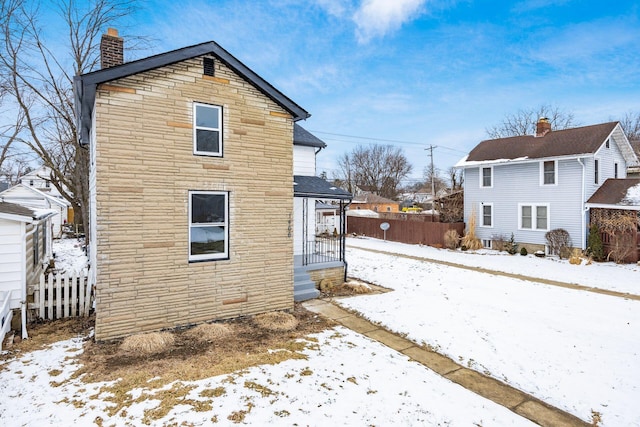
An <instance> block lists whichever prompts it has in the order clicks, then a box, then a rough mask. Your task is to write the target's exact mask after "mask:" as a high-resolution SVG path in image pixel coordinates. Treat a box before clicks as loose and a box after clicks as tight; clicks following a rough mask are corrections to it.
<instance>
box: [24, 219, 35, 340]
mask: <svg viewBox="0 0 640 427" xmlns="http://www.w3.org/2000/svg"><path fill="white" fill-rule="evenodd" d="M32 224H33V223H32ZM23 225H24V227H25V228H26V223H23ZM36 227H37V224H36V226H35V227H33V229H32V230H31V231H30V232H28V233H25V234H24V240H23V241H22V285H23V286H21V287H22V289H21V290H22V300H21V301H20V315H21V320H22V339H23V340H26V339H28V338H29V334H28V333H27V239H28V238H29V236H31V235H32V234H33V233H35V232H36Z"/></svg>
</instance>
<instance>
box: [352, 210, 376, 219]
mask: <svg viewBox="0 0 640 427" xmlns="http://www.w3.org/2000/svg"><path fill="white" fill-rule="evenodd" d="M347 216H359V217H365V218H380V215H379V214H378V212H375V211H372V210H371V209H349V210H348V211H347Z"/></svg>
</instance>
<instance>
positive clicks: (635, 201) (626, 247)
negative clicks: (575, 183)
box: [586, 178, 640, 262]
mask: <svg viewBox="0 0 640 427" xmlns="http://www.w3.org/2000/svg"><path fill="white" fill-rule="evenodd" d="M586 206H587V207H588V208H589V209H590V215H589V217H590V222H591V223H592V224H595V225H596V226H597V227H598V229H599V230H600V233H601V235H602V242H603V244H604V249H605V251H606V253H607V254H609V255H611V254H613V256H614V258H615V260H616V261H624V262H637V261H639V260H640V179H639V178H626V179H607V180H606V181H605V182H604V184H602V186H601V187H600V188H599V189H598V191H596V192H595V193H594V194H593V196H591V197H590V198H589V200H588V201H587V203H586Z"/></svg>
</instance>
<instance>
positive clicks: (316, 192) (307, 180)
mask: <svg viewBox="0 0 640 427" xmlns="http://www.w3.org/2000/svg"><path fill="white" fill-rule="evenodd" d="M293 195H294V196H295V197H317V198H319V199H340V200H351V198H352V197H353V196H352V195H351V193H349V192H348V191H345V190H343V189H342V188H339V187H336V186H335V185H333V184H331V183H330V182H327V181H325V180H324V179H322V178H319V177H317V176H303V175H295V176H294V177H293Z"/></svg>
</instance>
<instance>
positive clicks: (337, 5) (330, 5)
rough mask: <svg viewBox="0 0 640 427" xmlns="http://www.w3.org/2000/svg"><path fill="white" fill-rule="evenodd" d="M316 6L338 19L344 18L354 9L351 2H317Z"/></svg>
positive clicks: (318, 0)
mask: <svg viewBox="0 0 640 427" xmlns="http://www.w3.org/2000/svg"><path fill="white" fill-rule="evenodd" d="M316 4H317V5H318V6H320V7H321V8H322V9H324V10H326V11H327V13H328V14H329V15H333V16H335V17H337V18H342V17H344V16H345V14H346V13H347V12H348V11H349V10H351V9H352V5H351V1H350V0H349V1H345V0H316Z"/></svg>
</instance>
